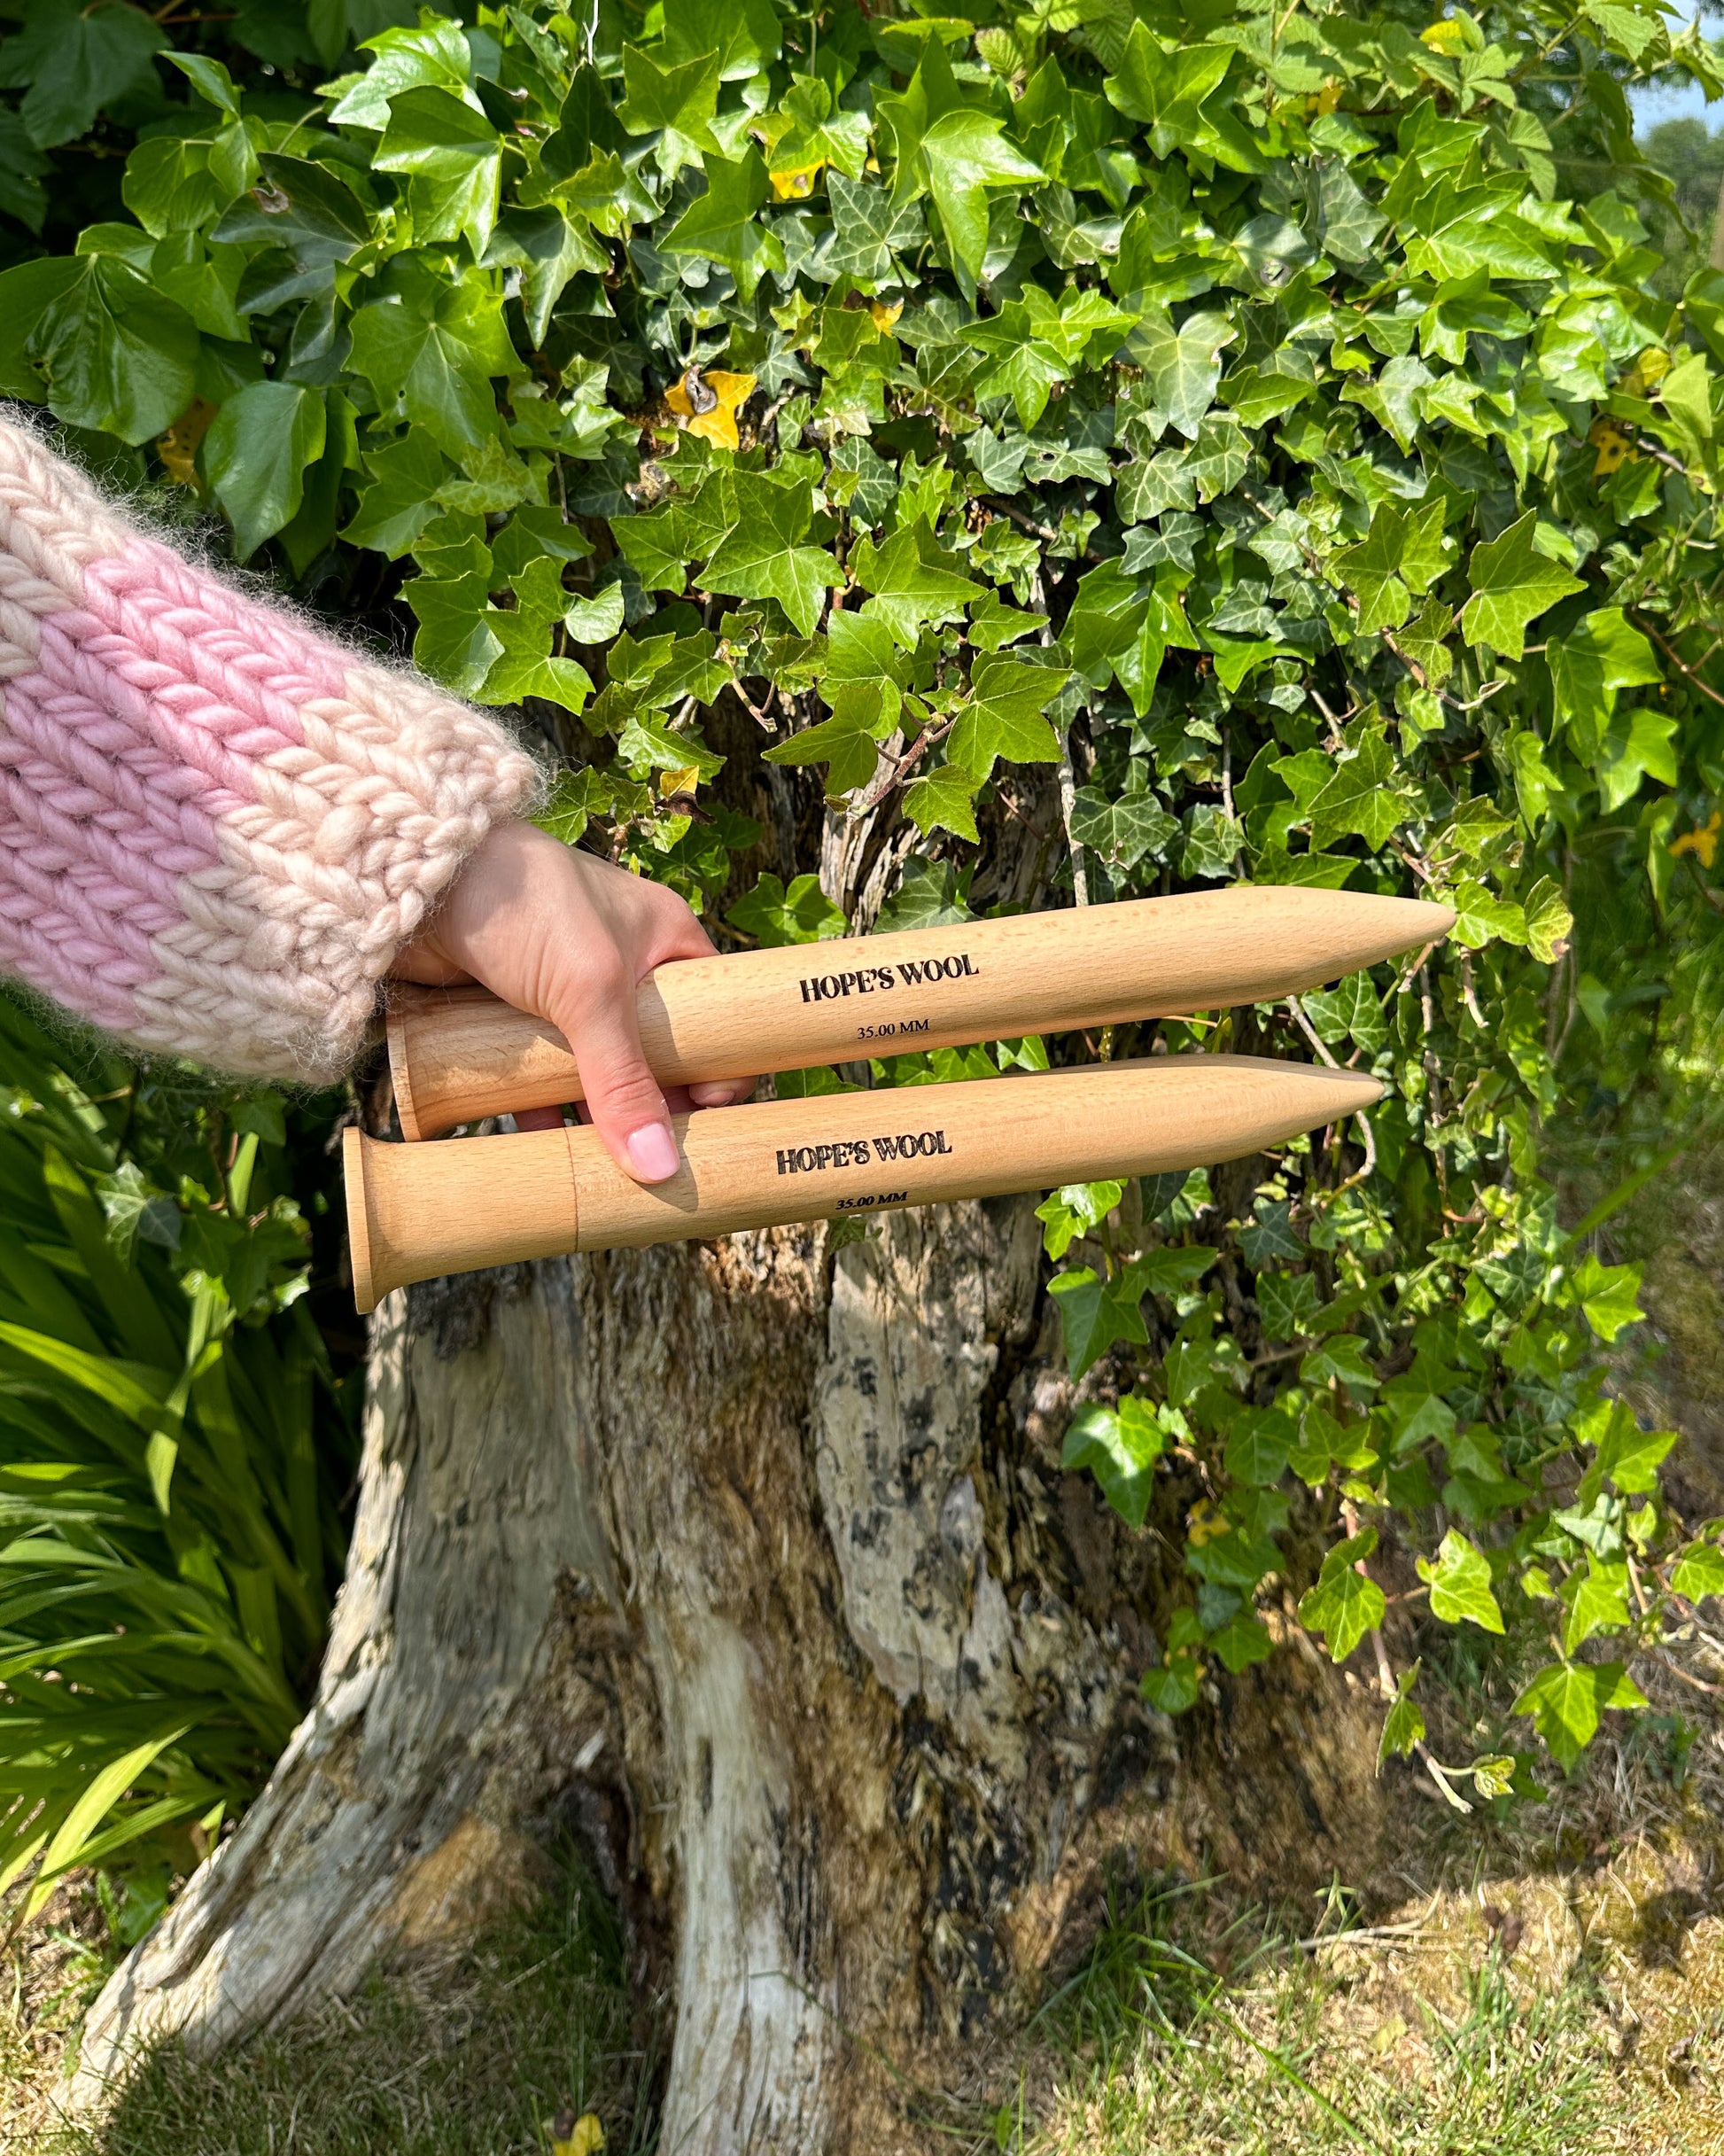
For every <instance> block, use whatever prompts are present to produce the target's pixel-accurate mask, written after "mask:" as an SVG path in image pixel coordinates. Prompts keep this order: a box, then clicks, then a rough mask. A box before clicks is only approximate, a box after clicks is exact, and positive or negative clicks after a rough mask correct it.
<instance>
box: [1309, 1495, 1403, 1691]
mask: <svg viewBox="0 0 1724 2156" xmlns="http://www.w3.org/2000/svg"><path fill="white" fill-rule="evenodd" d="M1376 1547H1377V1530H1376V1529H1375V1528H1372V1527H1368V1528H1366V1529H1365V1530H1364V1532H1363V1534H1361V1535H1355V1536H1353V1537H1350V1538H1349V1539H1348V1540H1347V1541H1346V1542H1340V1543H1337V1544H1336V1545H1335V1547H1334V1548H1333V1549H1332V1550H1331V1551H1330V1553H1329V1554H1328V1555H1327V1556H1326V1557H1325V1558H1324V1561H1323V1569H1322V1570H1321V1571H1320V1572H1319V1573H1318V1574H1317V1577H1316V1585H1315V1586H1314V1587H1310V1588H1308V1589H1307V1590H1306V1592H1305V1593H1304V1594H1302V1595H1301V1597H1300V1601H1299V1621H1300V1623H1301V1624H1302V1625H1303V1626H1304V1627H1305V1629H1306V1630H1307V1631H1312V1632H1321V1633H1323V1635H1324V1645H1325V1646H1327V1647H1328V1649H1329V1659H1330V1660H1331V1661H1332V1662H1345V1661H1346V1660H1347V1656H1348V1655H1349V1654H1352V1652H1353V1650H1354V1648H1355V1647H1356V1646H1358V1644H1359V1642H1360V1641H1361V1640H1362V1639H1363V1638H1364V1636H1365V1634H1366V1633H1367V1632H1371V1631H1376V1629H1377V1627H1378V1625H1379V1624H1380V1623H1382V1622H1383V1613H1384V1611H1385V1610H1386V1608H1387V1607H1388V1604H1387V1601H1386V1599H1385V1598H1384V1594H1383V1590H1382V1589H1381V1588H1380V1587H1379V1586H1378V1584H1377V1583H1376V1581H1375V1580H1372V1579H1367V1578H1366V1577H1365V1576H1364V1575H1363V1573H1362V1572H1355V1570H1354V1566H1355V1563H1357V1562H1359V1561H1361V1560H1363V1559H1364V1558H1367V1557H1369V1556H1370V1555H1371V1552H1372V1551H1373V1550H1374V1549H1375V1548H1376Z"/></svg>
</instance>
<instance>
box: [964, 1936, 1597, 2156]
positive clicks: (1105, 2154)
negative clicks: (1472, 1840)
mask: <svg viewBox="0 0 1724 2156" xmlns="http://www.w3.org/2000/svg"><path fill="white" fill-rule="evenodd" d="M1180 1913H1181V1912H1180V1906H1179V1897H1177V1896H1176V1895H1153V1894H1151V1895H1145V1897H1144V1898H1143V1900H1142V1901H1141V1902H1140V1903H1138V1906H1137V1908H1136V1909H1135V1910H1133V1911H1131V1912H1130V1914H1129V1915H1127V1916H1125V1917H1123V1918H1122V1919H1119V1920H1116V1921H1115V1922H1114V1923H1112V1924H1110V1925H1109V1926H1107V1928H1106V1929H1105V1930H1104V1932H1103V1933H1102V1934H1101V1936H1100V1938H1099V1940H1098V1942H1097V1944H1096V1947H1095V1950H1094V1952H1093V1953H1092V1955H1091V1958H1090V1960H1089V1962H1088V1963H1087V1964H1086V1965H1085V1966H1084V1968H1083V1970H1082V1971H1081V1972H1080V1973H1079V1974H1078V1976H1077V1977H1076V1978H1075V1979H1074V1980H1073V1981H1072V1982H1071V1983H1069V1984H1068V1986H1067V1987H1066V1988H1065V1989H1064V1991H1063V1992H1062V1993H1061V1994H1060V1995H1059V1996H1057V1997H1056V1999H1055V2000H1054V2001H1053V2002H1052V2004H1051V2006H1050V2009H1048V2010H1047V2012H1048V2014H1049V2019H1050V2020H1052V2022H1053V2023H1054V2024H1055V2025H1056V2026H1057V2028H1058V2031H1059V2035H1060V2039H1061V2040H1062V2042H1063V2043H1064V2044H1065V2045H1066V2046H1067V2047H1068V2055H1069V2057H1070V2059H1071V2060H1072V2062H1073V2066H1072V2070H1070V2071H1068V2074H1067V2075H1066V2076H1065V2077H1063V2079H1062V2080H1061V2082H1060V2084H1059V2085H1058V2087H1057V2090H1056V2093H1055V2096H1054V2100H1053V2102H1052V2105H1051V2107H1050V2108H1049V2110H1048V2113H1047V2115H1046V2117H1045V2118H1044V2121H1043V2123H1042V2124H1041V2126H1040V2128H1039V2129H1037V2127H1035V2126H1034V2125H1033V2124H1031V2123H1030V2122H1029V2121H1028V2120H1026V2121H1024V2122H1023V2125H1024V2129H1025V2130H1023V2131H1022V2132H1020V2129H1019V2122H1018V2121H1017V2119H1016V2118H1014V2117H1013V2115H1012V2106H1010V2105H1008V2106H1006V2109H1005V2111H1003V2112H1002V2113H1001V2114H1000V2117H999V2119H998V2121H997V2127H996V2138H997V2140H998V2143H999V2144H1000V2145H1001V2146H1002V2147H1005V2148H1007V2149H1015V2148H1021V2149H1023V2150H1024V2151H1026V2152H1033V2156H1064V2152H1072V2156H1076V2152H1078V2151H1083V2152H1084V2156H1126V2152H1128V2151H1130V2152H1133V2156H1138V2152H1149V2151H1153V2152H1154V2156H1255V2152H1259V2151H1262V2152H1264V2156H1270V2152H1273V2156H1308V2152H1309V2156H1316V2152H1319V2151H1323V2152H1328V2151H1331V2150H1335V2151H1340V2150H1349V2149H1369V2150H1376V2151H1378V2152H1391V2151H1392V2152H1394V2156H1501V2152H1513V2156H1579V2152H1581V2151H1585V2150H1590V2149H1595V2148H1597V2147H1599V2146H1600V2145H1601V2136H1602V2131H1603V2129H1604V2123H1605V2121H1606V2119H1607V2117H1608V2114H1609V2109H1610V2106H1611V2103H1612V2100H1613V2098H1612V2093H1611V2087H1610V2080H1609V2070H1608V2061H1607V2060H1606V2059H1605V2057H1604V2052H1603V2050H1602V2048H1601V2046H1600V2045H1599V2043H1598V2041H1597V2037H1596V2028H1595V2026H1594V2023H1593V2020H1592V2017H1591V2016H1590V2015H1589V2014H1588V2012H1587V2008H1586V2004H1585V2001H1584V2000H1583V1998H1582V1997H1581V1996H1580V1994H1579V1992H1578V1991H1576V1990H1574V1989H1572V1988H1565V1989H1564V1990H1562V1991H1559V1992H1557V1993H1556V1994H1555V1995H1542V1996H1541V1995H1534V1996H1533V1997H1531V1998H1530V1999H1523V1997H1522V1996H1520V1989H1521V1988H1520V1987H1517V1986H1515V1985H1513V1984H1512V1983H1511V1982H1510V1978H1509V1975H1508V1973H1507V1972H1506V1970H1505V1968H1504V1965H1503V1962H1502V1960H1501V1958H1500V1957H1499V1955H1498V1953H1497V1950H1496V1949H1495V1948H1494V1947H1493V1948H1491V1949H1489V1950H1487V1954H1486V1957H1485V1959H1484V1960H1483V1962H1482V1964H1481V1965H1479V1967H1478V1968H1477V1970H1476V1971H1475V1972H1474V1973H1472V1978H1471V1981H1470V1982H1469V1983H1468V1985H1467V1987H1466V1992H1465V1996H1464V2001H1463V2004H1462V2010H1461V2012H1459V2013H1458V2014H1455V2015H1453V2016H1448V2015H1445V2014H1444V2013H1443V2012H1441V2010H1440V2009H1439V2008H1437V2007H1436V2006H1434V2005H1433V2004H1429V2003H1427V2002H1410V2001H1409V2005H1411V2007H1412V2009H1413V2012H1415V2014H1416V2015H1417V2018H1418V2021H1419V2023H1420V2026H1419V2028H1417V2030H1415V2029H1413V2028H1409V2024H1408V2022H1407V2021H1406V2020H1405V2019H1404V2018H1402V2016H1400V2015H1395V2016H1394V2017H1392V2018H1389V2019H1387V2020H1380V2021H1378V2020H1376V2018H1375V2016H1372V2015H1365V2014H1360V2013H1357V2012H1352V2013H1349V2012H1347V2011H1346V2008H1347V1991H1348V1989H1349V1985H1348V1982H1347V1979H1346V1977H1345V1976H1344V1975H1342V1974H1340V1973H1338V1972H1337V1971H1336V1970H1335V1969H1334V1968H1333V1967H1332V1965H1329V1956H1328V1954H1327V1952H1326V1951H1325V1950H1319V1952H1318V1954H1317V1955H1316V1958H1312V1959H1308V1958H1303V1957H1301V1958H1299V1959H1298V1960H1297V1961H1293V1962H1292V1963H1290V1962H1289V1960H1288V1958H1287V1956H1286V1954H1285V1951H1284V1950H1282V1948H1281V1947H1280V1946H1279V1944H1278V1943H1277V1942H1276V1941H1275V1940H1274V1939H1273V1938H1270V1939H1268V1940H1265V1941H1263V1942H1262V1943H1260V1944H1259V1945H1258V1946H1257V1947H1256V1948H1255V1949H1254V1950H1251V1951H1249V1952H1247V1953H1246V1957H1245V1959H1244V1963H1243V1965H1239V1966H1236V1967H1235V1968H1234V1970H1233V1971H1232V1973H1231V1975H1230V1977H1229V1978H1228V1979H1226V1980H1223V1978H1221V1977H1220V1976H1218V1975H1216V1974H1215V1973H1213V1972H1212V1970H1211V1968H1210V1967H1209V1966H1208V1965H1206V1964H1205V1962H1204V1961H1203V1960H1201V1959H1200V1958H1198V1956H1197V1955H1195V1954H1194V1953H1192V1951H1190V1950H1189V1949H1188V1948H1187V1947H1186V1946H1185V1945H1184V1944H1183V1943H1182V1942H1181V1937H1180V1928H1181V1927H1180ZM1373 2024H1374V2025H1373ZM1409 2038H1410V2039H1412V2042H1411V2043H1409Z"/></svg>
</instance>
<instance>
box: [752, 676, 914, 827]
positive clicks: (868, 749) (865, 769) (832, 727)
mask: <svg viewBox="0 0 1724 2156" xmlns="http://www.w3.org/2000/svg"><path fill="white" fill-rule="evenodd" d="M892 688H893V684H892V683H891V682H890V681H866V682H864V681H855V682H846V683H844V684H843V686H842V687H840V688H838V689H834V690H833V691H832V692H831V693H832V695H833V697H834V704H833V713H832V716H831V718H829V719H823V720H819V722H818V723H817V724H816V725H814V726H810V727H804V728H803V729H802V731H801V732H800V733H797V734H793V735H792V736H790V738H789V740H788V741H780V742H774V743H773V746H772V747H771V748H770V749H768V750H767V751H765V756H766V761H767V762H768V763H769V764H791V765H796V764H826V765H827V766H828V767H829V769H828V772H827V786H826V790H827V798H828V799H836V798H839V797H840V796H842V795H844V794H848V793H853V792H854V791H855V790H856V789H857V788H858V786H866V784H867V783H868V782H869V780H871V779H872V778H873V777H874V772H875V770H876V768H877V767H878V766H879V762H880V748H879V744H880V743H881V741H883V740H884V739H885V738H886V737H887V736H889V734H890V733H891V732H892V729H893V728H894V727H895V726H896V725H897V696H896V690H895V689H894V694H893V698H892V701H891V703H890V704H888V702H887V699H886V697H885V695H884V693H883V692H884V690H886V689H892Z"/></svg>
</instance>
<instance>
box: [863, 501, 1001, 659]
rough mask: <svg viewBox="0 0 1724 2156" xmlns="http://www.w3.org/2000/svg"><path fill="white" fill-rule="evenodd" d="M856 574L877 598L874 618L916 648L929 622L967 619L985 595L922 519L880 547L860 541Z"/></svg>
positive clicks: (871, 604)
mask: <svg viewBox="0 0 1724 2156" xmlns="http://www.w3.org/2000/svg"><path fill="white" fill-rule="evenodd" d="M850 570H851V573H852V574H853V575H854V577H855V579H856V580H857V582H858V584H859V585H860V586H861V587H862V588H863V590H864V591H866V592H869V593H871V594H872V595H873V596H872V597H871V598H870V599H869V600H868V603H867V607H866V611H867V613H868V615H869V616H870V617H871V618H872V619H878V620H881V621H883V622H885V623H887V624H888V625H889V627H890V628H891V630H892V633H893V634H894V635H896V636H897V638H898V640H899V642H901V643H904V644H912V643H913V642H915V640H916V635H917V633H918V631H919V630H920V628H921V627H923V625H924V624H925V623H931V624H935V625H939V624H941V623H944V622H950V621H959V620H961V619H963V613H964V609H965V607H966V606H967V604H968V603H969V602H970V601H971V600H972V599H977V598H980V597H981V595H982V594H981V589H980V588H979V587H978V586H977V585H976V584H975V583H973V582H972V581H971V580H970V579H969V578H968V577H967V576H966V575H965V574H964V573H963V571H962V570H961V568H959V565H958V563H957V560H956V559H955V557H952V556H950V555H948V554H947V553H945V552H944V549H942V548H941V547H940V545H939V543H938V541H936V539H935V537H934V535H933V533H931V532H930V531H929V530H928V525H927V522H926V521H925V520H924V519H921V518H918V519H917V521H916V522H915V524H914V525H910V526H905V525H899V527H898V529H897V531H896V532H894V533H892V535H891V537H890V538H889V539H888V540H886V541H884V543H883V544H881V545H880V546H876V545H875V544H874V541H873V540H872V539H863V540H861V541H858V544H857V548H856V551H855V553H854V554H853V555H852V557H851V558H850Z"/></svg>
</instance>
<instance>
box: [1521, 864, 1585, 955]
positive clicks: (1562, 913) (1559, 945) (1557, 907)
mask: <svg viewBox="0 0 1724 2156" xmlns="http://www.w3.org/2000/svg"><path fill="white" fill-rule="evenodd" d="M1525 910H1526V947H1527V948H1528V950H1530V951H1531V952H1532V953H1533V956H1534V958H1536V959H1538V960H1539V961H1541V962H1542V964H1544V965H1547V966H1549V965H1552V964H1554V963H1555V961H1557V959H1559V958H1560V957H1561V956H1562V955H1563V953H1564V952H1565V951H1566V950H1567V948H1568V937H1569V931H1570V930H1571V929H1573V926H1574V916H1573V914H1572V913H1571V912H1570V911H1569V909H1568V901H1567V900H1566V899H1565V898H1564V897H1563V894H1562V891H1560V889H1559V888H1558V887H1557V884H1556V883H1555V882H1554V881H1553V880H1552V879H1551V878H1550V877H1549V876H1541V877H1540V878H1539V880H1538V882H1537V883H1534V886H1533V888H1532V890H1531V891H1529V892H1528V893H1527V894H1526V909H1525Z"/></svg>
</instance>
